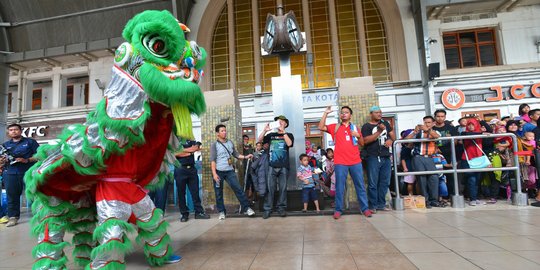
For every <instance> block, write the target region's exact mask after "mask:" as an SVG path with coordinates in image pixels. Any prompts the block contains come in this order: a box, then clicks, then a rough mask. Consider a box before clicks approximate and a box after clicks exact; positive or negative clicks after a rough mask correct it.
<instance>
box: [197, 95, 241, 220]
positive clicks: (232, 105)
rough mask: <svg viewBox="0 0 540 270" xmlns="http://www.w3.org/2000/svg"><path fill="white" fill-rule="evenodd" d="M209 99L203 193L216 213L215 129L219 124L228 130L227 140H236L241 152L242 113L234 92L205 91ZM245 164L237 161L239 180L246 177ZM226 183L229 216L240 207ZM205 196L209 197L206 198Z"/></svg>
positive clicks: (204, 128)
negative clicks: (212, 152)
mask: <svg viewBox="0 0 540 270" xmlns="http://www.w3.org/2000/svg"><path fill="white" fill-rule="evenodd" d="M204 97H205V99H206V113H205V114H204V115H202V117H201V134H202V135H201V138H202V141H201V142H202V144H203V145H202V165H203V169H202V182H203V186H202V189H203V194H207V199H208V200H207V201H208V205H206V206H205V207H209V208H211V209H212V210H215V209H216V208H215V205H216V194H215V192H214V182H213V180H212V169H211V167H210V145H211V144H212V143H213V142H215V141H216V139H217V138H216V132H215V131H214V128H215V127H216V126H217V125H218V124H224V125H225V126H226V127H227V138H228V139H229V140H231V141H233V143H234V146H235V148H236V150H237V151H239V152H240V153H241V151H242V149H241V147H242V110H241V108H240V104H239V103H238V97H237V95H236V94H235V91H234V90H233V89H228V90H220V91H207V92H204ZM241 164H242V162H236V168H237V176H238V179H241V178H243V177H242V170H241V169H240V168H241ZM222 184H223V198H224V201H225V206H226V207H227V212H228V213H233V212H234V211H236V210H237V209H238V208H237V207H238V205H239V202H238V200H237V199H236V196H235V195H234V192H233V191H232V189H231V188H230V187H229V185H228V184H225V183H222ZM203 196H205V195H203Z"/></svg>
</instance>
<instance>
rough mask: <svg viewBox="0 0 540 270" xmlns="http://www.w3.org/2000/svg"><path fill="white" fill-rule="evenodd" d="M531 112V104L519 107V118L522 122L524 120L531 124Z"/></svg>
mask: <svg viewBox="0 0 540 270" xmlns="http://www.w3.org/2000/svg"><path fill="white" fill-rule="evenodd" d="M530 110H531V107H529V104H527V103H523V104H521V105H519V109H518V111H519V117H520V118H521V119H520V120H523V121H525V122H527V123H529V122H531V118H530V117H529V111H530Z"/></svg>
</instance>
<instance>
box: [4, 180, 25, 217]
mask: <svg viewBox="0 0 540 270" xmlns="http://www.w3.org/2000/svg"><path fill="white" fill-rule="evenodd" d="M23 177H24V174H4V181H5V182H4V184H5V185H6V193H7V199H8V205H7V215H8V217H16V218H18V217H20V216H21V195H22V193H23V191H24V181H23Z"/></svg>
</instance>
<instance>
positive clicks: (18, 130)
mask: <svg viewBox="0 0 540 270" xmlns="http://www.w3.org/2000/svg"><path fill="white" fill-rule="evenodd" d="M7 129H8V136H9V137H10V138H11V139H10V140H9V141H7V142H5V143H3V144H2V146H3V147H4V148H6V150H7V153H8V154H9V155H10V156H12V157H13V158H14V160H13V161H11V162H10V161H8V160H6V159H4V161H5V162H4V163H3V164H0V171H3V179H4V181H5V182H4V183H5V185H6V192H7V199H8V204H7V215H8V221H7V224H6V227H12V226H15V225H17V223H18V222H19V217H20V215H21V195H22V193H23V191H24V180H23V178H24V173H26V171H27V170H28V169H30V167H32V165H34V163H35V162H36V159H35V158H33V156H34V155H35V154H36V153H37V148H38V147H39V144H38V143H37V142H36V141H35V140H34V139H31V138H25V137H23V136H22V127H21V125H19V124H11V125H9V126H8V127H7Z"/></svg>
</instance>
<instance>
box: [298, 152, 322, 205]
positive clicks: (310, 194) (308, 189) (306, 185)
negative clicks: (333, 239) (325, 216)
mask: <svg viewBox="0 0 540 270" xmlns="http://www.w3.org/2000/svg"><path fill="white" fill-rule="evenodd" d="M299 159H300V166H298V169H297V170H296V177H297V178H298V180H299V181H301V182H302V202H303V203H304V209H302V212H307V206H308V203H309V201H310V200H311V201H313V203H315V208H316V209H317V213H320V211H321V210H320V209H319V200H318V196H317V191H316V190H315V181H314V180H313V168H312V167H311V166H309V156H308V155H306V154H301V155H300V158H299Z"/></svg>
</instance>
